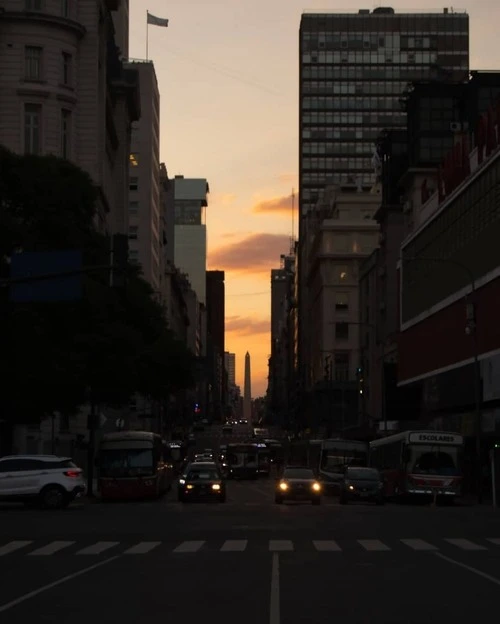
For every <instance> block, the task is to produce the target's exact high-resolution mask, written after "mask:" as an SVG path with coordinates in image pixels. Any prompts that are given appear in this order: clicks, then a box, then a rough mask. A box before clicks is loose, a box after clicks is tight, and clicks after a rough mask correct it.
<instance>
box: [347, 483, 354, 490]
mask: <svg viewBox="0 0 500 624" xmlns="http://www.w3.org/2000/svg"><path fill="white" fill-rule="evenodd" d="M346 485H347V487H348V488H349V489H350V490H351V492H352V491H353V490H354V485H351V484H350V483H346Z"/></svg>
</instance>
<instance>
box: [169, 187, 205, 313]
mask: <svg viewBox="0 0 500 624" xmlns="http://www.w3.org/2000/svg"><path fill="white" fill-rule="evenodd" d="M209 192H210V189H209V186H208V182H207V181H206V180H205V179H204V178H191V179H189V178H184V176H182V175H176V176H175V178H174V201H175V254H174V257H175V265H176V266H177V267H178V268H179V269H180V271H181V272H182V273H185V274H186V275H187V276H188V279H189V281H190V283H191V286H192V288H193V290H194V291H195V293H196V296H197V297H198V301H199V302H200V303H201V304H203V305H204V304H205V301H206V277H205V272H206V268H207V226H206V222H205V209H206V207H207V206H208V201H207V195H208V193H209Z"/></svg>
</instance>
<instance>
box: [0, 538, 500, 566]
mask: <svg viewBox="0 0 500 624" xmlns="http://www.w3.org/2000/svg"><path fill="white" fill-rule="evenodd" d="M398 550H403V551H406V552H410V551H416V552H431V551H444V550H448V552H449V551H450V550H455V551H464V552H481V551H487V550H493V551H496V552H497V553H498V554H500V538H496V537H492V538H477V539H467V538H440V539H435V540H433V541H428V540H424V539H421V538H401V539H389V540H379V539H350V540H349V539H343V540H342V539H340V540H333V539H324V540H318V539H311V540H296V541H294V540H290V539H269V540H259V539H253V540H249V539H227V540H202V539H199V540H184V541H181V542H177V543H175V542H172V541H140V542H135V543H131V542H121V541H96V542H93V543H86V544H85V543H82V542H78V541H76V540H54V541H50V542H42V541H40V540H12V541H10V542H6V543H1V542H0V561H1V560H2V559H3V558H9V557H12V556H16V555H18V556H19V555H20V556H27V557H52V556H58V555H70V556H78V557H80V556H81V557H98V556H99V555H103V556H107V555H147V554H150V553H163V554H173V555H189V554H191V555H192V554H196V553H203V552H220V553H252V552H270V553H274V552H276V553H290V552H317V553H341V552H352V551H358V552H368V553H383V552H391V551H398Z"/></svg>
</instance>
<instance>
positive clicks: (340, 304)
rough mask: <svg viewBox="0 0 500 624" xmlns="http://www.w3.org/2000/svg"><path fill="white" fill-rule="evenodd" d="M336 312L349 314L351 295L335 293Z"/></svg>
mask: <svg viewBox="0 0 500 624" xmlns="http://www.w3.org/2000/svg"><path fill="white" fill-rule="evenodd" d="M335 310H336V311H337V312H348V310H349V295H348V294H347V293H335Z"/></svg>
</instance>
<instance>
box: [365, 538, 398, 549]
mask: <svg viewBox="0 0 500 624" xmlns="http://www.w3.org/2000/svg"><path fill="white" fill-rule="evenodd" d="M358 544H361V546H363V548H364V549H365V550H370V551H372V550H373V551H384V550H391V549H390V548H389V546H386V545H385V544H384V542H381V541H380V540H376V539H362V540H358Z"/></svg>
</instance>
